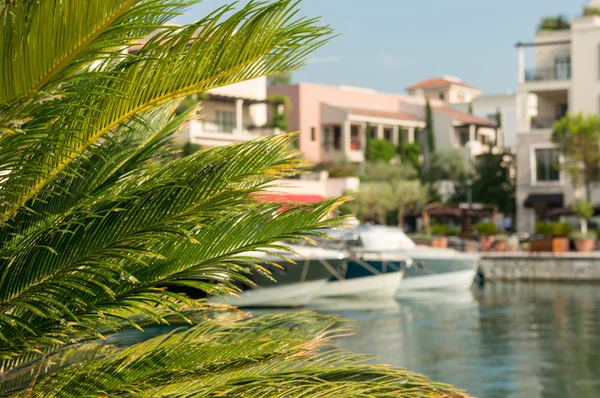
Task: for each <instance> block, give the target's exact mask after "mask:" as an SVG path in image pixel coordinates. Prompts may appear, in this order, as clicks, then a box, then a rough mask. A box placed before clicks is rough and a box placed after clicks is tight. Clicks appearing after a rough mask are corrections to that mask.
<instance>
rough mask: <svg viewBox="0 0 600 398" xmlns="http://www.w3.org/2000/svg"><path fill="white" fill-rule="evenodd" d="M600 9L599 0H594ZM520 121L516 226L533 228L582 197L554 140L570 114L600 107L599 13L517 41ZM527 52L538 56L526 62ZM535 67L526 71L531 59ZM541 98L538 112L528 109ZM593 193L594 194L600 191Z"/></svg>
mask: <svg viewBox="0 0 600 398" xmlns="http://www.w3.org/2000/svg"><path fill="white" fill-rule="evenodd" d="M591 6H592V7H600V0H592V2H591ZM517 48H518V73H519V74H518V79H519V80H518V82H519V95H518V106H519V112H518V114H519V124H518V139H517V195H516V196H517V229H518V230H519V231H523V232H531V231H533V230H534V227H535V222H536V221H537V220H538V219H539V218H540V217H543V216H544V213H545V212H547V211H549V210H551V209H553V208H559V207H564V206H570V205H572V204H573V203H574V202H575V201H576V200H577V199H578V198H580V197H582V196H583V192H582V190H581V189H576V187H574V186H573V184H572V183H571V181H570V180H569V178H568V176H567V175H566V173H564V172H563V171H561V170H560V167H559V163H560V161H561V159H560V156H559V154H558V152H557V150H556V148H555V146H554V145H553V144H552V142H551V136H552V126H553V124H554V122H555V121H556V120H558V119H560V118H561V117H563V116H564V115H565V114H566V113H567V112H570V113H579V112H583V113H585V114H598V112H599V111H600V17H598V16H585V17H578V18H575V19H574V20H573V22H572V24H571V27H570V28H569V29H565V30H559V31H551V32H540V33H538V34H537V35H536V36H535V39H534V41H533V42H531V43H518V44H517ZM526 50H528V51H529V52H531V53H532V54H533V57H534V59H533V60H529V61H528V60H526ZM527 62H528V63H529V64H532V65H534V67H533V68H532V69H526V63H527ZM530 95H535V96H536V97H537V105H538V112H537V116H535V117H531V115H530V114H529V109H528V101H527V98H529V96H530ZM597 193H600V192H595V193H593V195H592V196H593V197H596V198H600V195H597Z"/></svg>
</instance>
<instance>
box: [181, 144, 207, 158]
mask: <svg viewBox="0 0 600 398" xmlns="http://www.w3.org/2000/svg"><path fill="white" fill-rule="evenodd" d="M200 150H202V146H201V145H200V144H194V143H193V142H189V141H188V142H186V143H185V144H183V151H182V152H183V156H184V157H185V156H190V155H193V154H194V153H196V152H198V151H200Z"/></svg>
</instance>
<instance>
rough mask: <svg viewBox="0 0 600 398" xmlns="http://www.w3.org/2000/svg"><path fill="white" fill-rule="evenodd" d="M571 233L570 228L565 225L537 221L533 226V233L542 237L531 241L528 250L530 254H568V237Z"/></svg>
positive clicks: (568, 225)
mask: <svg viewBox="0 0 600 398" xmlns="http://www.w3.org/2000/svg"><path fill="white" fill-rule="evenodd" d="M571 231H572V227H571V225H570V224H567V223H561V222H544V221H539V222H538V223H537V224H536V226H535V233H536V234H538V235H542V237H541V238H537V239H532V240H531V242H530V245H529V250H530V251H532V252H552V253H564V252H568V251H569V238H568V236H569V235H570V233H571Z"/></svg>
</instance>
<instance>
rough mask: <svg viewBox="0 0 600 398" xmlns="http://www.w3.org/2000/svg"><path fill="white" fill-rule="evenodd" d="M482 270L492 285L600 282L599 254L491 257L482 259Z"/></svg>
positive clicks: (501, 255)
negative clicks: (528, 282)
mask: <svg viewBox="0 0 600 398" xmlns="http://www.w3.org/2000/svg"><path fill="white" fill-rule="evenodd" d="M480 270H481V272H482V273H483V275H484V277H485V279H486V280H489V281H494V280H504V281H557V282H558V281H588V282H591V281H597V282H600V253H565V254H560V255H556V254H555V255H553V254H549V253H536V254H529V253H507V254H503V253H497V254H489V255H485V256H483V257H482V258H481V261H480Z"/></svg>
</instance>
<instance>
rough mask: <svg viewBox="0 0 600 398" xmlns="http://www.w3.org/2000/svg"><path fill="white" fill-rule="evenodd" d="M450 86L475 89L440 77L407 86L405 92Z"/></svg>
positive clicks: (460, 82) (455, 80)
mask: <svg viewBox="0 0 600 398" xmlns="http://www.w3.org/2000/svg"><path fill="white" fill-rule="evenodd" d="M451 85H455V86H463V87H468V88H475V87H473V86H471V85H470V84H467V83H465V82H463V81H462V80H460V79H458V78H456V77H451V76H442V77H434V78H431V79H426V80H423V81H420V82H418V83H415V84H412V85H410V86H408V87H407V88H406V89H407V90H415V89H417V88H438V87H449V86H451Z"/></svg>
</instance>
